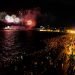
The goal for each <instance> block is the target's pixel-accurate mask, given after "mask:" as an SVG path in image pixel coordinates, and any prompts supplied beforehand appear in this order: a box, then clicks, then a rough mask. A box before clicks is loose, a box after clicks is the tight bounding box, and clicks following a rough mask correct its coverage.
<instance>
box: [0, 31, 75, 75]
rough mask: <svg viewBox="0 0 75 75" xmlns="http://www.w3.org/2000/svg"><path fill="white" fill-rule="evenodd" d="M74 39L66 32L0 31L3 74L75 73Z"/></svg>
mask: <svg viewBox="0 0 75 75" xmlns="http://www.w3.org/2000/svg"><path fill="white" fill-rule="evenodd" d="M74 39H75V38H74V35H71V34H62V33H45V32H44V33H43V32H34V31H13V30H3V31H0V75H1V74H2V75H6V74H8V75H17V74H20V73H21V74H20V75H50V74H52V75H53V74H54V73H56V74H57V75H74V74H75V69H74V67H75V64H74V62H75V60H74V53H75V42H74ZM69 50H72V51H71V52H69ZM68 52H69V54H68ZM72 73H73V74H72Z"/></svg>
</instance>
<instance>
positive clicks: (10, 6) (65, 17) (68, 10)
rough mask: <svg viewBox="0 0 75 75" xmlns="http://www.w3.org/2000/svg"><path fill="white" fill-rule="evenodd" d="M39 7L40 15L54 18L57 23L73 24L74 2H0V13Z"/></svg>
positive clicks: (37, 0)
mask: <svg viewBox="0 0 75 75" xmlns="http://www.w3.org/2000/svg"><path fill="white" fill-rule="evenodd" d="M35 7H40V8H41V11H42V13H48V15H51V16H50V17H52V18H53V17H55V18H54V20H56V21H57V23H58V22H59V23H62V22H63V23H73V25H74V23H75V2H74V0H0V11H16V10H21V9H23V10H26V9H31V8H35Z"/></svg>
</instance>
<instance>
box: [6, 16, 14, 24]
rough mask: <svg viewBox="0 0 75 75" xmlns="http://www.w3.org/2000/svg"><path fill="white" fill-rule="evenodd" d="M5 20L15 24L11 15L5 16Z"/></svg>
mask: <svg viewBox="0 0 75 75" xmlns="http://www.w3.org/2000/svg"><path fill="white" fill-rule="evenodd" d="M5 20H6V21H7V22H8V23H12V22H14V19H13V17H12V16H9V15H6V16H5Z"/></svg>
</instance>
